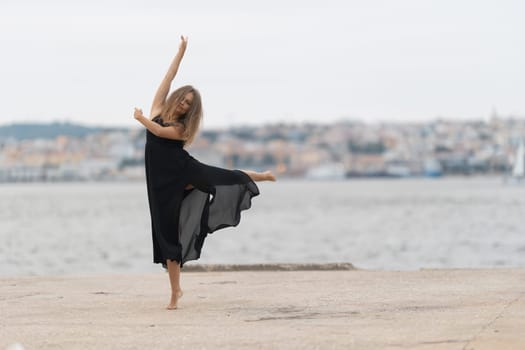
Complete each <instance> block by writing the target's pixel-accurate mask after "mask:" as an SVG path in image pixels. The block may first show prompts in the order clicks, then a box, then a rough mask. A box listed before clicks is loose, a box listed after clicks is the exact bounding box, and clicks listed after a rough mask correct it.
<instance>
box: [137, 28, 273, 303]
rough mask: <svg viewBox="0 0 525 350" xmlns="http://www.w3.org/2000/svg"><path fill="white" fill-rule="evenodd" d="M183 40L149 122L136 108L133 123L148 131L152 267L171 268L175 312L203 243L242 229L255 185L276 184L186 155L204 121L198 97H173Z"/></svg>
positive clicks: (185, 89)
mask: <svg viewBox="0 0 525 350" xmlns="http://www.w3.org/2000/svg"><path fill="white" fill-rule="evenodd" d="M187 44H188V39H187V37H183V36H181V42H180V45H179V50H178V52H177V54H176V55H175V58H174V59H173V61H172V63H171V65H170V67H169V69H168V72H167V73H166V75H165V77H164V79H163V80H162V82H161V84H160V86H159V88H158V89H157V92H156V94H155V97H154V99H153V103H152V106H151V111H150V117H149V118H146V117H145V116H144V115H143V113H142V110H141V109H138V108H135V112H134V117H135V119H136V120H138V121H139V122H140V123H141V124H142V125H144V126H145V127H146V129H147V139H146V140H147V141H146V147H145V163H146V164H145V165H146V183H147V189H148V201H149V208H150V215H151V226H152V238H153V262H154V263H160V264H163V265H165V266H167V269H168V275H169V280H170V285H171V299H170V302H169V304H168V306H167V309H170V310H171V309H176V308H177V302H178V299H179V298H180V297H181V296H182V290H181V287H180V268H181V267H182V266H183V264H184V263H185V262H186V261H188V260H196V259H198V258H199V256H200V253H201V249H202V245H203V243H204V239H205V238H206V236H207V234H208V233H212V232H214V231H216V230H218V229H221V228H224V227H229V226H237V224H239V221H240V212H241V211H242V210H245V209H248V208H250V206H251V198H252V197H255V196H257V195H259V189H258V188H257V185H255V183H254V181H275V177H274V175H273V174H272V173H271V172H270V171H266V172H255V171H249V170H243V171H241V170H227V169H222V168H218V167H213V166H209V165H206V164H203V163H200V162H199V161H198V160H196V159H195V158H193V157H192V156H191V155H189V153H188V152H187V151H186V150H185V149H184V147H185V146H187V145H189V144H190V143H191V142H192V141H193V139H194V138H195V135H196V134H197V131H198V129H199V125H200V122H201V119H202V114H203V112H202V103H201V96H200V94H199V91H198V90H197V89H195V88H194V87H192V86H189V85H187V86H182V87H180V88H178V89H176V90H175V91H173V92H172V93H171V94H170V95H169V97H168V93H169V91H170V87H171V83H172V81H173V79H174V78H175V75H176V74H177V71H178V69H179V65H180V63H181V61H182V58H183V56H184V52H185V51H186V47H187Z"/></svg>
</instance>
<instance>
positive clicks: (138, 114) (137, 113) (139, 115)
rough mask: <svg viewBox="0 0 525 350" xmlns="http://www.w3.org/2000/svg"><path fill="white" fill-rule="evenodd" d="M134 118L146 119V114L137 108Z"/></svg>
mask: <svg viewBox="0 0 525 350" xmlns="http://www.w3.org/2000/svg"><path fill="white" fill-rule="evenodd" d="M133 117H134V118H135V119H137V120H139V119H140V118H144V114H143V113H142V109H140V108H136V107H135V112H133Z"/></svg>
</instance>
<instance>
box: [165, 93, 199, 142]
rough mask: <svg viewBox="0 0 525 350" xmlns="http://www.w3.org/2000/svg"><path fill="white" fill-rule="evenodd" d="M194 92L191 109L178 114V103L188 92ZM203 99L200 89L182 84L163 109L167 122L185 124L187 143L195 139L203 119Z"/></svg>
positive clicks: (184, 134) (184, 133)
mask: <svg viewBox="0 0 525 350" xmlns="http://www.w3.org/2000/svg"><path fill="white" fill-rule="evenodd" d="M190 92H191V93H192V94H193V101H192V102H191V106H190V109H189V110H188V112H186V113H185V114H183V115H181V116H180V115H177V114H176V113H175V110H176V108H177V105H178V104H179V103H180V102H181V101H182V100H183V99H184V97H185V96H186V95H187V94H188V93H190ZM202 114H203V113H202V101H201V94H200V93H199V90H197V89H195V88H194V87H193V86H191V85H185V86H181V87H180V88H178V89H177V90H175V91H173V92H172V93H171V95H170V96H169V97H168V99H167V100H166V102H165V103H164V107H163V108H162V111H161V114H160V115H161V116H162V120H163V122H164V123H166V124H174V123H181V124H182V125H184V132H183V134H182V136H183V138H184V140H185V141H186V145H189V144H190V143H192V142H193V139H195V135H197V131H199V126H200V124H201V121H202Z"/></svg>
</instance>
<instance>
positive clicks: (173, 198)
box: [145, 117, 259, 266]
mask: <svg viewBox="0 0 525 350" xmlns="http://www.w3.org/2000/svg"><path fill="white" fill-rule="evenodd" d="M153 121H155V122H157V123H159V124H161V125H163V126H164V125H165V124H164V123H163V121H162V119H161V118H160V117H156V118H154V119H153ZM183 146H184V141H179V140H170V139H164V138H160V137H157V136H155V135H154V134H152V133H151V132H150V131H149V130H148V131H147V138H146V150H145V163H146V182H147V187H148V201H149V208H150V214H151V226H152V236H153V262H154V263H161V264H166V260H168V259H169V260H175V261H177V262H179V264H180V266H183V264H184V263H185V262H186V261H188V260H196V259H198V258H199V257H200V254H201V249H202V245H203V244H204V239H205V238H206V236H207V234H208V233H212V232H214V231H216V230H218V229H221V228H224V227H229V226H237V225H238V224H239V221H240V219H241V211H242V210H245V209H248V208H250V206H251V198H252V197H255V196H257V195H258V194H259V189H258V188H257V185H256V184H255V183H254V182H253V181H252V180H251V179H250V177H249V176H248V175H247V174H246V173H244V172H242V171H240V170H227V169H222V168H217V167H213V166H209V165H206V164H203V163H200V162H199V161H198V160H196V159H195V158H193V157H192V156H190V155H189V154H188V152H187V151H186V150H185V149H184V148H183ZM188 184H191V185H193V187H194V188H193V189H191V190H185V187H186V186H187V185H188Z"/></svg>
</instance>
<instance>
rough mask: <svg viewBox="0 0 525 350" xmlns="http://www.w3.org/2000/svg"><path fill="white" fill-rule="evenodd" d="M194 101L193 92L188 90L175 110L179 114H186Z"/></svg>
mask: <svg viewBox="0 0 525 350" xmlns="http://www.w3.org/2000/svg"><path fill="white" fill-rule="evenodd" d="M192 103H193V92H188V93H187V94H186V95H184V97H183V98H182V99H181V100H180V101H179V103H177V107H176V108H175V110H176V111H177V113H178V114H179V115H183V114H186V113H187V112H188V111H189V110H190V107H191V104H192Z"/></svg>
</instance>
